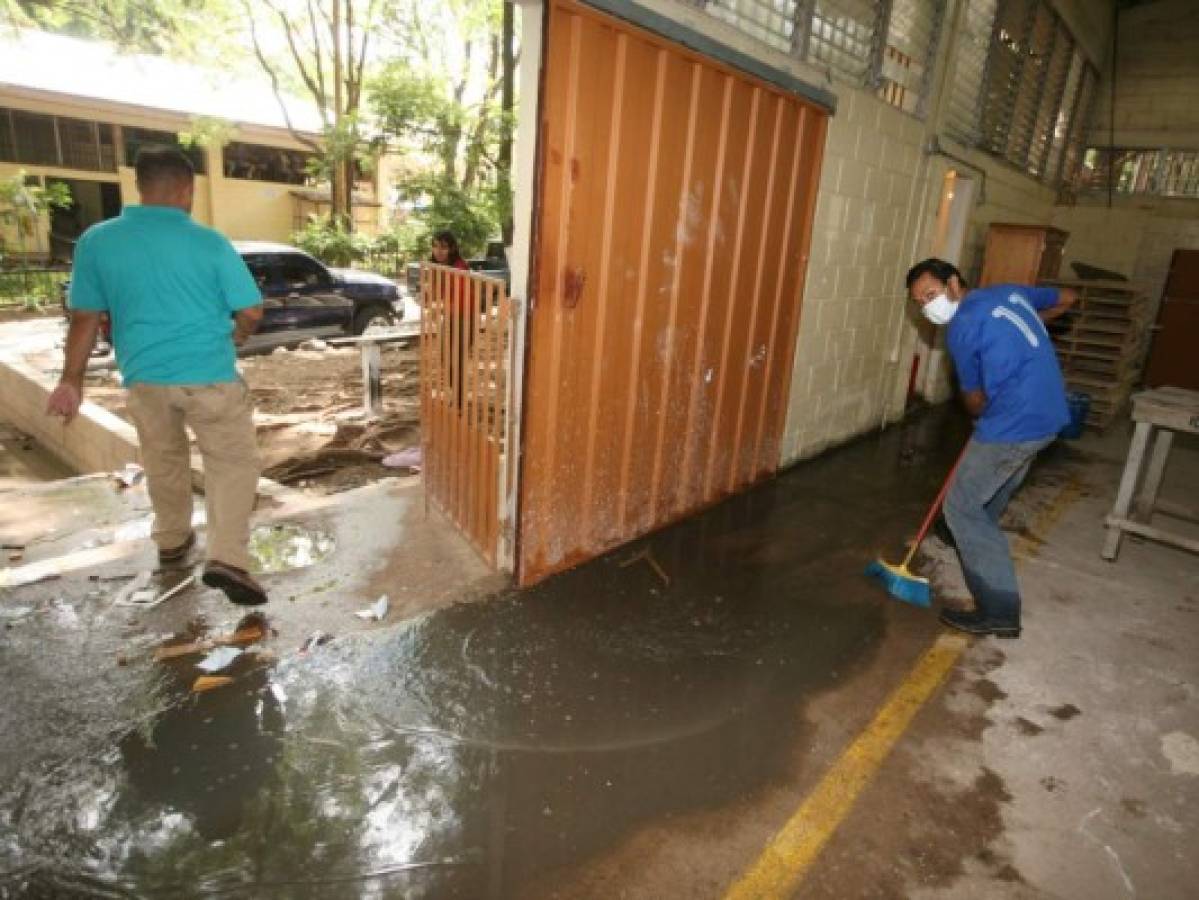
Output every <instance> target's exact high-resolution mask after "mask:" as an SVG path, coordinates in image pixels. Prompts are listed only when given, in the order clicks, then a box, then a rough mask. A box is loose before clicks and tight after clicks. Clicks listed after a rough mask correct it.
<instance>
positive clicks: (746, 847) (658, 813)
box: [0, 412, 1080, 898]
mask: <svg viewBox="0 0 1199 900" xmlns="http://www.w3.org/2000/svg"><path fill="white" fill-rule="evenodd" d="M963 437H964V428H963V424H962V423H961V422H960V421H959V420H957V419H956V418H954V417H952V416H946V415H945V414H944V413H943V412H934V413H933V414H931V415H922V416H917V417H915V418H914V419H913V420H912V421H911V422H910V423H909V424H907V425H905V426H904V427H902V428H898V429H893V430H891V431H890V432H888V433H887V434H885V435H883V436H882V437H881V438H879V439H875V438H871V439H867V440H863V441H859V442H857V443H856V444H854V445H852V446H850V447H847V448H844V449H842V450H839V451H836V452H834V453H830V454H827V455H826V456H824V457H822V458H820V459H818V460H815V461H813V462H811V463H807V464H804V465H801V466H799V467H797V468H796V469H794V470H792V471H791V472H789V473H787V474H785V475H784V476H783V477H782V478H780V479H778V480H776V481H774V482H772V483H770V484H768V485H765V486H763V487H762V488H760V489H759V490H757V491H754V492H752V493H750V494H747V495H744V496H742V497H738V498H735V499H733V500H731V501H730V502H728V503H725V504H723V505H721V506H719V507H717V508H715V509H713V510H711V511H709V512H708V513H707V514H705V515H702V516H700V517H698V518H696V519H693V520H690V521H688V522H686V523H683V524H681V525H679V526H677V527H674V528H672V529H669V530H667V531H665V532H662V533H660V534H657V535H654V536H653V537H652V538H650V539H648V540H646V541H644V542H642V543H641V544H639V545H636V546H634V547H631V548H625V549H622V550H621V551H618V552H617V553H614V554H613V555H611V556H609V557H606V558H604V559H601V560H598V561H596V562H594V563H592V564H590V565H588V566H584V567H582V568H580V569H578V570H575V571H573V572H569V573H566V574H565V575H563V576H560V577H558V578H555V579H552V580H550V581H549V582H547V583H545V584H543V585H540V586H538V587H537V588H534V589H532V590H530V591H527V592H523V593H515V592H510V591H499V592H494V591H488V590H487V589H486V587H485V585H486V581H485V579H482V578H479V577H477V576H478V573H477V572H473V574H472V572H471V571H470V565H471V564H470V561H469V558H468V557H461V556H455V551H454V550H453V549H452V548H451V545H449V544H444V545H442V544H437V543H435V542H434V543H432V544H430V543H429V542H430V541H434V539H433V538H430V537H428V536H427V534H426V536H425V537H421V536H420V535H419V532H422V526H423V530H424V531H426V532H427V530H428V523H421V522H420V520H419V514H418V512H417V511H416V509H415V508H409V509H408V511H407V512H406V513H404V514H403V515H397V516H395V517H394V518H393V516H392V512H393V511H394V510H396V509H399V508H400V507H402V506H403V504H405V503H407V504H409V505H410V506H411V503H412V501H411V497H410V496H409V495H402V496H400V495H397V496H388V495H387V493H386V491H385V490H384V491H378V492H376V493H373V494H369V493H368V495H366V496H365V499H364V500H363V502H362V503H361V505H360V508H358V509H357V511H356V512H352V513H351V514H348V515H343V516H341V517H338V518H336V519H330V520H329V521H325V522H323V523H322V522H320V521H316V522H310V523H308V524H309V525H310V526H312V527H313V528H315V529H316V530H317V531H320V532H322V533H327V534H329V535H330V536H331V538H332V540H333V542H334V543H335V547H336V549H333V550H332V551H331V553H330V555H329V556H328V558H326V559H324V560H323V561H319V562H317V563H316V564H315V565H312V566H308V567H306V568H303V569H301V570H298V571H294V572H285V573H283V574H280V575H278V576H271V577H270V579H269V584H268V586H269V587H270V588H271V590H272V593H273V595H274V597H275V599H274V601H273V602H272V604H271V605H270V606H268V607H267V615H268V619H269V622H270V624H271V626H272V631H271V633H270V634H268V636H267V637H266V639H265V640H263V641H262V642H260V643H258V644H255V645H253V646H251V647H250V648H249V649H248V651H247V652H246V653H243V654H242V655H241V656H240V657H239V658H238V659H237V660H236V661H235V662H234V663H233V665H232V666H231V667H230V669H228V670H227V671H225V672H223V673H220V674H222V675H226V676H228V677H231V678H232V679H233V681H232V683H231V684H229V685H227V686H225V687H222V688H220V689H217V690H213V691H211V692H207V693H199V694H197V693H193V692H192V686H193V684H194V682H195V679H196V677H197V676H198V675H200V674H201V673H200V672H199V671H198V669H197V668H196V663H197V662H198V660H199V659H200V658H202V657H201V656H192V657H181V658H179V659H175V660H169V661H165V662H156V661H154V657H153V651H154V649H155V648H156V647H158V646H160V645H162V644H163V643H164V642H167V643H170V642H175V641H178V640H182V639H183V636H185V635H186V636H192V637H194V636H196V635H203V634H210V635H211V634H220V633H227V632H228V631H230V630H232V629H233V628H235V627H236V625H237V618H238V611H237V610H235V609H233V608H232V607H231V606H229V605H228V604H222V602H221V600H220V598H219V596H217V597H214V596H212V592H202V591H197V592H194V593H193V594H188V595H185V596H183V597H181V598H180V600H179V601H172V602H170V603H167V604H164V605H163V606H162V607H159V608H158V609H155V610H153V611H149V612H132V611H125V610H123V609H120V608H115V607H113V606H112V605H111V602H110V601H108V598H109V597H110V591H109V590H108V589H107V588H105V587H104V586H103V585H101V586H97V585H96V584H94V583H89V582H87V581H86V578H85V576H78V577H72V578H68V579H63V580H61V581H59V582H47V583H44V584H38V585H33V586H28V587H24V588H20V589H18V590H13V591H9V592H8V593H7V594H6V595H4V596H3V597H0V614H2V615H3V616H4V620H5V621H4V624H3V626H2V628H0V873H2V874H0V897H10V896H11V897H18V896H31V897H73V896H80V897H83V896H113V897H126V896H130V897H132V896H138V897H142V896H146V897H189V896H214V895H215V896H226V895H227V896H245V897H331V898H332V897H337V898H342V897H468V898H483V897H488V898H491V897H510V896H544V897H550V896H559V897H583V896H593V897H617V896H630V897H634V896H636V897H718V896H720V895H721V893H722V891H723V889H724V887H725V886H727V884H728V883H729V882H730V881H731V880H732V879H733V878H735V877H736V876H737V875H738V874H739V873H740V871H742V870H743V869H744V867H745V866H747V865H748V864H749V863H750V862H752V860H753V859H754V858H755V857H756V855H757V853H759V852H760V851H761V848H762V847H763V846H764V845H765V843H766V841H767V840H768V839H769V837H770V835H771V834H772V833H773V829H774V828H775V827H776V826H777V824H778V823H779V822H781V821H783V820H785V819H786V817H787V816H788V815H789V814H790V812H791V811H792V810H793V809H794V808H795V807H796V806H797V805H798V803H799V802H802V798H803V796H804V793H805V791H806V790H807V789H809V788H810V786H811V785H812V784H813V783H815V782H816V781H817V780H818V779H819V777H820V776H821V774H822V773H823V772H824V771H825V770H826V769H827V766H828V763H829V762H830V761H831V760H832V759H833V758H835V756H836V755H837V753H838V752H839V751H840V749H841V748H842V747H843V746H844V744H845V742H846V741H847V740H848V739H850V738H851V737H852V736H853V735H854V734H855V733H856V732H857V731H858V730H859V729H860V728H861V727H862V726H863V725H864V724H865V723H866V722H867V721H868V720H869V718H870V717H871V715H872V713H873V710H875V709H876V708H877V707H878V705H879V704H880V703H881V701H882V699H883V698H885V696H886V694H887V693H888V692H889V690H890V688H891V687H892V686H893V685H894V683H895V682H896V681H897V680H899V679H900V678H902V676H903V675H904V674H905V673H906V671H907V670H908V668H909V667H910V666H911V663H912V661H913V660H914V659H915V658H916V657H917V656H918V655H919V654H920V653H921V652H922V651H923V649H924V648H925V647H926V646H927V645H928V643H929V642H930V641H931V639H932V638H933V636H934V635H935V634H936V633H937V630H938V629H937V626H936V623H935V618H934V617H933V616H932V615H930V614H929V613H928V612H927V611H923V610H918V609H915V608H913V607H909V606H905V605H903V604H898V603H895V602H893V601H889V600H887V599H886V598H885V597H884V596H882V595H880V593H879V591H878V590H877V588H875V587H874V585H873V584H872V583H870V582H869V581H867V580H866V579H864V578H863V577H862V574H861V573H862V569H863V567H864V566H865V564H866V563H867V562H869V560H870V559H872V558H874V557H875V556H876V555H878V554H879V553H880V552H881V553H883V554H884V555H887V556H888V557H891V556H895V555H897V554H898V552H899V551H900V550H901V549H902V545H903V541H904V539H905V537H906V536H907V535H909V534H910V533H911V531H912V529H913V527H914V523H916V522H918V520H919V518H920V514H921V512H922V510H923V507H924V505H925V504H926V503H927V501H928V498H929V497H931V496H932V495H933V494H934V493H935V492H936V488H937V487H938V486H939V483H940V480H941V478H942V477H943V476H944V473H945V471H946V469H947V467H948V465H949V464H950V463H951V462H952V458H953V456H954V454H955V453H956V451H957V449H958V448H959V447H960V444H961V440H962V439H963ZM1076 456H1077V454H1075V453H1074V452H1073V451H1070V450H1065V451H1063V452H1062V453H1060V454H1058V455H1057V457H1056V458H1054V459H1051V460H1049V461H1048V462H1047V463H1046V464H1045V465H1044V466H1043V467H1041V469H1040V470H1039V472H1038V473H1037V474H1035V475H1034V479H1040V480H1041V481H1043V482H1044V483H1046V484H1048V485H1050V486H1051V487H1052V485H1054V484H1055V483H1057V484H1060V483H1061V482H1062V481H1063V480H1064V479H1065V478H1066V477H1068V473H1069V472H1071V471H1072V470H1073V469H1075V468H1077V467H1078V466H1079V465H1080V462H1079V460H1078V459H1077V458H1076ZM1064 473H1065V474H1064ZM1028 493H1029V495H1028V497H1026V498H1024V499H1023V500H1022V504H1023V505H1022V506H1021V507H1019V508H1017V510H1016V511H1015V520H1014V523H1013V527H1014V528H1016V529H1019V528H1020V527H1022V524H1021V521H1020V516H1021V515H1025V514H1026V513H1027V511H1028V510H1029V509H1032V508H1035V505H1036V504H1037V503H1038V502H1041V501H1040V500H1039V499H1038V495H1037V491H1036V488H1034V489H1033V490H1030V492H1028ZM422 541H423V542H425V543H424V544H422V543H421V542H422ZM348 548H354V550H355V552H353V553H350V552H348ZM384 548H386V549H384ZM114 565H115V564H114ZM126 567H127V566H126ZM481 585H482V586H483V587H480V586H481ZM439 586H440V587H441V589H440V591H439ZM463 591H473V593H474V594H475V596H474V597H473V598H470V597H468V598H467V599H466V600H465V601H464V602H458V603H454V604H452V605H447V603H446V601H447V600H448V599H450V598H453V597H456V596H457V597H461V596H462V594H463ZM381 593H387V594H388V595H389V597H390V598H391V611H390V612H389V615H388V618H387V619H386V620H385V621H384V622H383V623H380V624H378V625H364V624H363V623H362V622H361V621H359V620H357V619H355V618H354V617H353V615H352V613H353V611H355V610H356V609H359V608H361V607H365V606H367V605H368V604H369V602H370V601H371V600H373V599H374V598H375V597H376V596H377V595H378V594H381ZM318 628H319V629H321V630H323V631H325V632H327V633H329V634H332V635H334V638H333V640H331V641H329V642H328V643H324V644H320V645H317V646H311V647H310V648H309V649H307V651H306V652H299V648H300V646H301V645H302V644H304V643H305V638H306V637H307V636H309V635H311V633H312V632H313V631H314V630H316V629H318ZM980 646H981V645H980ZM955 721H956V720H955ZM955 727H957V726H955ZM963 727H965V726H963ZM974 737H975V740H977V738H978V735H977V734H976V735H975V736H974ZM1001 788H1002V784H1000V785H999V786H998V787H997V786H996V785H995V784H994V783H992V782H990V781H987V782H985V783H984V784H983V789H985V790H987V791H990V792H991V795H992V796H991V797H990V800H991V801H992V802H991V803H990V804H989V805H988V804H984V805H983V807H981V808H979V809H978V810H977V811H976V813H977V814H976V815H973V816H972V815H971V814H970V813H969V811H966V812H964V813H963V815H964V816H965V820H967V821H968V822H969V823H970V824H971V827H973V826H974V825H977V824H978V822H979V821H982V820H984V819H985V820H986V822H988V823H992V824H989V825H986V827H987V828H992V825H993V820H994V819H995V817H996V813H995V812H994V809H993V806H994V803H995V802H998V801H996V800H995V796H994V795H996V794H998V793H999V792H1000V790H1001ZM902 805H903V798H902V797H901V798H900V800H899V806H900V809H898V810H897V809H894V808H888V810H887V814H888V815H898V816H899V817H900V819H899V821H900V822H901V823H902V821H903V817H902ZM926 811H927V810H926ZM979 827H982V826H979ZM866 828H867V831H869V823H867V826H866ZM997 829H1000V826H995V827H994V828H992V832H995V831H996V830H997ZM1000 830H1001V829H1000ZM905 834H906V832H905ZM991 836H992V837H994V834H993V833H992V835H991ZM983 846H984V848H985V847H986V846H988V844H986V843H984V845H983ZM891 852H897V853H899V855H901V856H903V855H905V852H906V851H903V850H900V851H895V850H894V848H891ZM946 852H947V853H948V855H949V857H951V858H952V859H951V862H952V863H954V864H957V863H958V857H957V856H954V851H953V850H952V849H950V850H948V851H946ZM837 858H838V859H841V858H840V857H837ZM948 865H949V864H948V863H947V866H948ZM950 867H952V866H950ZM959 869H960V865H959ZM839 871H840V870H839ZM880 877H881V876H880ZM954 877H956V876H954ZM829 878H831V879H832V880H827V879H829ZM838 878H840V879H842V880H841V881H840V882H838V881H837V879H838ZM846 879H847V876H845V874H844V872H842V873H841V874H839V875H837V874H835V875H833V876H824V875H822V876H821V880H818V881H817V882H814V884H816V886H817V887H819V886H820V885H825V884H829V885H834V888H833V889H831V890H830V891H829V892H828V896H903V895H904V890H903V888H902V887H901V888H900V889H899V893H887V892H883V893H872V892H871V890H869V889H868V888H867V889H864V890H863V891H862V892H860V893H859V892H857V890H856V888H857V886H858V883H857V882H854V881H853V880H852V878H849V879H848V880H846ZM950 880H952V879H950ZM838 883H840V884H842V885H845V886H854V887H855V890H854V891H846V892H841V893H839V892H838V891H837V890H836V889H835V885H836V884H838ZM893 883H899V884H902V882H894V881H893V880H892V881H885V882H884V881H882V880H876V881H875V882H874V885H875V886H876V887H877V886H878V885H880V884H885V885H892V884H893Z"/></svg>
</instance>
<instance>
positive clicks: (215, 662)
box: [196, 647, 242, 673]
mask: <svg viewBox="0 0 1199 900" xmlns="http://www.w3.org/2000/svg"><path fill="white" fill-rule="evenodd" d="M241 654H242V651H241V648H240V647H218V648H217V649H215V650H213V651H212V652H211V653H209V654H208V655H207V656H206V657H204V659H202V660H201V661H200V662H199V663H197V664H196V668H197V669H199V670H200V671H201V672H209V673H212V672H219V671H221V669H224V668H227V667H228V666H229V664H230V663H232V662H233V660H235V659H237V658H238V657H239V656H241Z"/></svg>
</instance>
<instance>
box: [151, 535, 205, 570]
mask: <svg viewBox="0 0 1199 900" xmlns="http://www.w3.org/2000/svg"><path fill="white" fill-rule="evenodd" d="M194 546H196V533H195V532H194V531H193V532H192V533H191V534H189V535H188V536H187V540H186V541H184V542H183V543H182V544H180V545H179V546H178V547H170V548H168V549H166V550H163V549H161V548H160V549H159V551H158V562H159V564H160V565H164V566H165V565H170V564H171V563H177V562H183V560H185V559H187V554H189V553H191V549H192V547H194Z"/></svg>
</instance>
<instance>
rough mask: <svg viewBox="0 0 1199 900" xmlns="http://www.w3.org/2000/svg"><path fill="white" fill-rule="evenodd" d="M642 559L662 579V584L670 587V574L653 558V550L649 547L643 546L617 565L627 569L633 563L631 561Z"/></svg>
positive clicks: (640, 560)
mask: <svg viewBox="0 0 1199 900" xmlns="http://www.w3.org/2000/svg"><path fill="white" fill-rule="evenodd" d="M642 561H644V562H645V564H646V565H648V566H649V567H650V568H651V569H653V570H654V572H655V573H656V574H657V576H658V577H659V578H661V579H662V584H663V586H665V587H670V576H669V575H667V574H666V570H665V569H663V568H662V566H661V565H660V564H659V563H658V561H657V560H656V559H655V558H654V551H653V550H652V549H651V548H650V547H644V548H643V549H641V550H639V551H638V552H636V553H634V554H633V555H632V556H630V557H629V558H628V559H625V560H622V561H621V562H620V563H619V565H620V568H622V569H627V568H628V567H629V566H631V565H633V563H636V562H642Z"/></svg>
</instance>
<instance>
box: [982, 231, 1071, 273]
mask: <svg viewBox="0 0 1199 900" xmlns="http://www.w3.org/2000/svg"><path fill="white" fill-rule="evenodd" d="M1069 236H1070V234H1069V232H1066V231H1062V230H1061V229H1060V228H1049V227H1048V226H1045V225H1011V224H1007V223H1001V222H996V223H994V224H992V225H991V227H990V228H989V229H988V230H987V249H986V253H985V255H984V256H983V271H982V276H981V277H980V278H979V280H978V282H979V286H980V287H986V286H987V285H988V284H1036V283H1037V282H1038V281H1044V280H1045V279H1049V278H1057V277H1058V270H1059V269H1060V268H1061V265H1062V250H1063V249H1064V248H1065V246H1066V238H1068V237H1069Z"/></svg>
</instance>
